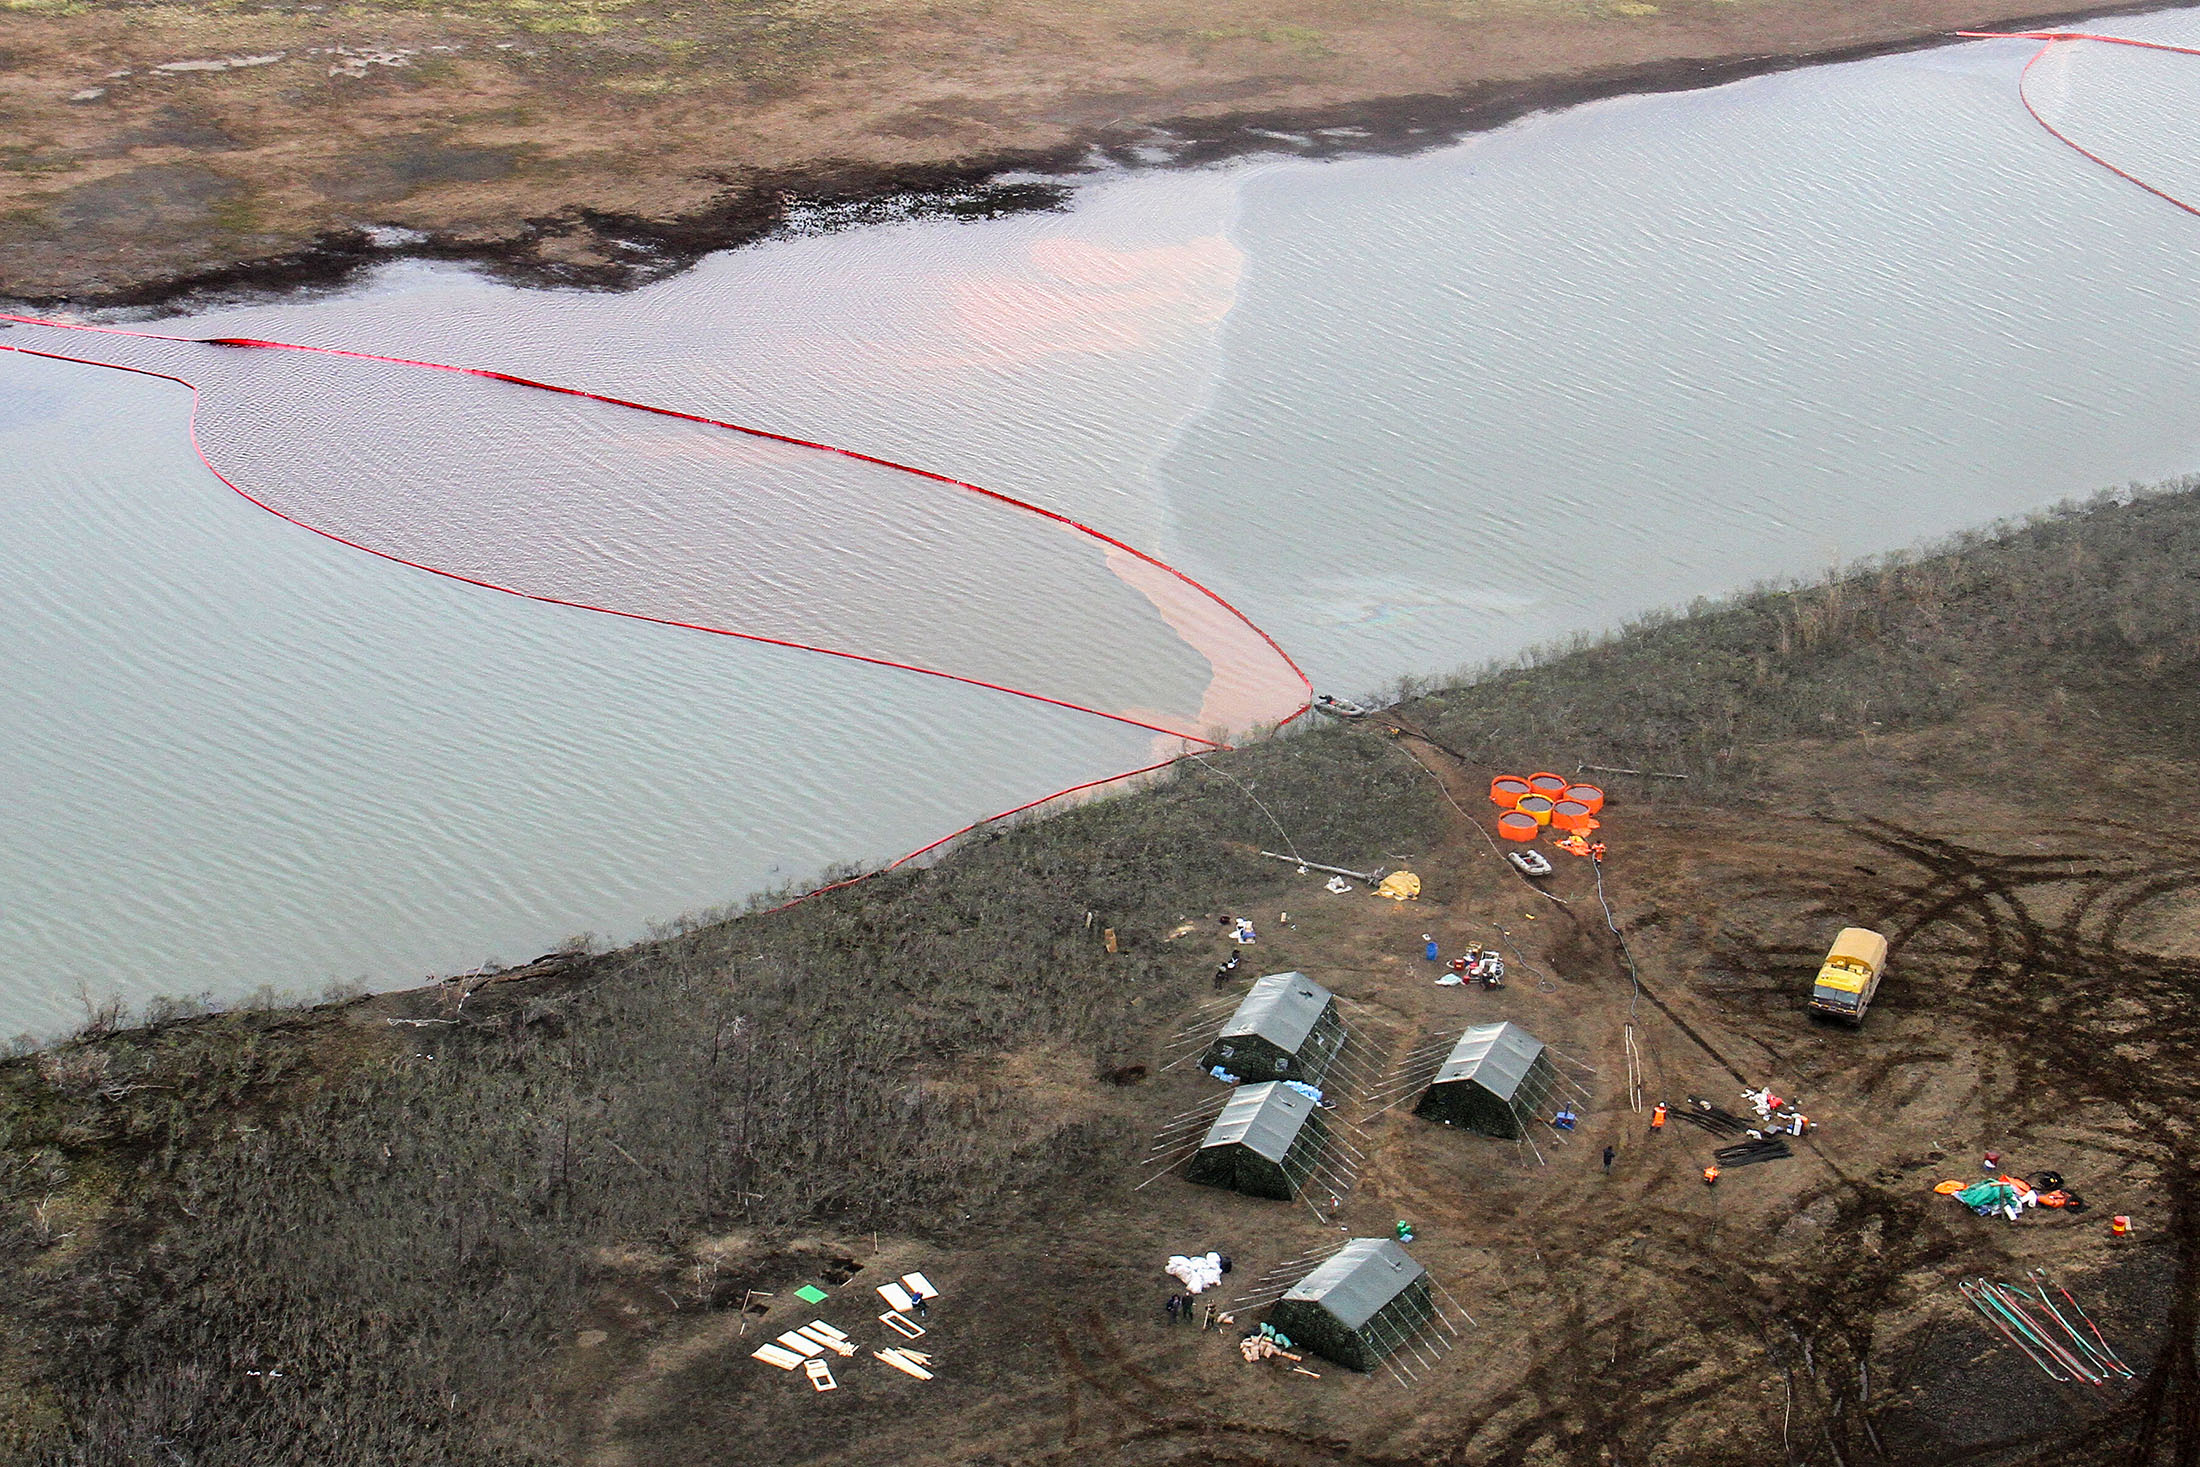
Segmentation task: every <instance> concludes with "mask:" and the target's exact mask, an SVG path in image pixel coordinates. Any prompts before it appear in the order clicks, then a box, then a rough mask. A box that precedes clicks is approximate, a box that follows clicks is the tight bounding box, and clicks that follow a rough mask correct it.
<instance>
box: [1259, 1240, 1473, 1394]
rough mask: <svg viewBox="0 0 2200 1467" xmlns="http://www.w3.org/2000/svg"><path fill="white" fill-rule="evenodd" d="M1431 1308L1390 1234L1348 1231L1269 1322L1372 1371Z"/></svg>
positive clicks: (1424, 1274)
mask: <svg viewBox="0 0 2200 1467" xmlns="http://www.w3.org/2000/svg"><path fill="white" fill-rule="evenodd" d="M1435 1313H1436V1306H1435V1303H1434V1301H1433V1300H1432V1299H1431V1298H1430V1296H1429V1278H1428V1270H1427V1269H1425V1268H1423V1267H1421V1265H1420V1264H1419V1263H1417V1262H1415V1261H1414V1258H1413V1255H1412V1254H1410V1253H1408V1252H1406V1250H1405V1249H1404V1248H1403V1247H1401V1246H1399V1245H1398V1244H1397V1243H1395V1242H1393V1241H1392V1240H1390V1239H1389V1238H1354V1239H1353V1240H1352V1241H1351V1242H1349V1243H1347V1244H1345V1245H1344V1246H1343V1247H1342V1248H1339V1249H1338V1250H1337V1251H1336V1252H1334V1253H1332V1254H1330V1255H1329V1257H1328V1258H1327V1259H1326V1260H1324V1261H1323V1262H1322V1264H1321V1265H1320V1266H1319V1267H1317V1268H1316V1269H1315V1270H1314V1271H1313V1272H1312V1273H1310V1274H1308V1275H1307V1276H1306V1277H1305V1278H1303V1279H1300V1280H1299V1281H1298V1283H1297V1284H1296V1285H1294V1286H1293V1287H1292V1288H1291V1290H1290V1292H1288V1293H1286V1294H1285V1295H1284V1296H1283V1297H1282V1298H1281V1299H1279V1300H1277V1301H1276V1307H1275V1308H1274V1309H1272V1310H1270V1311H1269V1314H1268V1322H1269V1323H1270V1324H1272V1325H1274V1326H1275V1327H1276V1330H1277V1332H1278V1333H1279V1334H1283V1335H1287V1336H1289V1337H1290V1339H1291V1341H1292V1343H1293V1344H1295V1345H1304V1346H1306V1347H1307V1348H1308V1349H1310V1350H1312V1351H1314V1352H1315V1353H1316V1354H1318V1355H1320V1356H1322V1357H1323V1358H1324V1359H1328V1360H1334V1361H1336V1362H1337V1363H1338V1364H1339V1365H1344V1366H1349V1367H1350V1368H1352V1369H1354V1370H1373V1369H1374V1368H1375V1367H1376V1366H1378V1365H1380V1364H1382V1363H1383V1360H1384V1359H1385V1358H1386V1357H1387V1356H1389V1354H1390V1353H1391V1352H1392V1351H1393V1350H1396V1349H1397V1348H1398V1347H1399V1346H1401V1345H1403V1344H1404V1343H1405V1342H1406V1341H1408V1340H1410V1339H1412V1338H1413V1337H1414V1336H1415V1335H1416V1334H1418V1333H1420V1331H1421V1328H1422V1326H1424V1325H1426V1324H1427V1323H1428V1321H1429V1319H1430V1318H1431V1317H1432V1316H1433V1315H1434V1314H1435Z"/></svg>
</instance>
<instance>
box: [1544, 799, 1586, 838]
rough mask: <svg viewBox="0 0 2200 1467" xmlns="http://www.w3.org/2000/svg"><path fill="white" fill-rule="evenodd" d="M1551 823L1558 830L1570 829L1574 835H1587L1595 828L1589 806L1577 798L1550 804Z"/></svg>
mask: <svg viewBox="0 0 2200 1467" xmlns="http://www.w3.org/2000/svg"><path fill="white" fill-rule="evenodd" d="M1551 824H1553V825H1555V826H1557V827H1558V828H1559V829H1560V830H1570V831H1572V832H1573V833H1574V834H1575V835H1587V834H1588V833H1589V832H1590V831H1592V830H1594V829H1596V821H1595V819H1594V818H1593V817H1592V816H1591V815H1590V812H1589V807H1588V806H1587V805H1584V804H1582V803H1581V801H1579V800H1560V801H1559V802H1558V803H1557V804H1555V805H1553V806H1551Z"/></svg>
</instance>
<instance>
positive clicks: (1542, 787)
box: [1528, 773, 1567, 800]
mask: <svg viewBox="0 0 2200 1467" xmlns="http://www.w3.org/2000/svg"><path fill="white" fill-rule="evenodd" d="M1566 784H1567V780H1566V776H1565V775H1563V774H1549V773H1544V774H1531V775H1529V776H1528V788H1529V789H1531V790H1534V791H1535V792H1536V793H1537V794H1539V795H1541V796H1543V797H1544V798H1545V799H1549V800H1555V799H1558V798H1559V797H1561V796H1562V795H1564V794H1565V793H1566Z"/></svg>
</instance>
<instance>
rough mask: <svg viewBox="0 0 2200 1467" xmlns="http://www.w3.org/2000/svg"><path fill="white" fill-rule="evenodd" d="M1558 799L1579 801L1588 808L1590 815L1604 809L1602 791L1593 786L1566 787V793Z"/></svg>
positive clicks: (1577, 785) (1574, 785) (1573, 785)
mask: <svg viewBox="0 0 2200 1467" xmlns="http://www.w3.org/2000/svg"><path fill="white" fill-rule="evenodd" d="M1559 798H1561V799H1566V800H1579V801H1581V803H1582V804H1584V805H1587V806H1588V807H1589V813H1590V814H1591V815H1594V814H1596V812H1597V811H1599V810H1601V809H1603V808H1604V791H1602V790H1600V789H1598V788H1597V787H1596V786H1595V785H1593V784H1570V785H1568V786H1566V793H1565V794H1563V795H1561V796H1560V797H1559Z"/></svg>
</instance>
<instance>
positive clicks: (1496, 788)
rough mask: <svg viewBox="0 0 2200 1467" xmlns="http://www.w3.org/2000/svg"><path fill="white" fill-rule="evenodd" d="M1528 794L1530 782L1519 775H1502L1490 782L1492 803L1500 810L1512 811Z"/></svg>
mask: <svg viewBox="0 0 2200 1467" xmlns="http://www.w3.org/2000/svg"><path fill="white" fill-rule="evenodd" d="M1527 792H1528V782H1527V781H1526V780H1524V779H1522V778H1521V777H1520V776H1519V775H1517V774H1500V775H1499V776H1497V778H1495V779H1493V780H1491V781H1490V803H1491V804H1493V805H1495V806H1497V808H1498V809H1500V810H1510V809H1511V808H1512V807H1513V806H1515V805H1517V804H1519V803H1520V797H1521V796H1522V795H1524V794H1526V793H1527Z"/></svg>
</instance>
